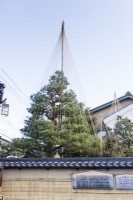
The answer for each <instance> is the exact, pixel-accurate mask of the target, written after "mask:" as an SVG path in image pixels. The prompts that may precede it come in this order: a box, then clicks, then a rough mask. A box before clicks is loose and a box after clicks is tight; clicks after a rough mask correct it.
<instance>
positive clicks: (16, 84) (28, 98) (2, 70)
mask: <svg viewBox="0 0 133 200" xmlns="http://www.w3.org/2000/svg"><path fill="white" fill-rule="evenodd" d="M1 70H2V72H3V73H4V74H5V75H6V76H7V77H8V79H9V80H10V81H11V82H12V83H13V84H14V85H15V86H16V88H17V89H18V90H19V91H20V92H21V93H22V94H23V95H24V96H25V97H26V99H28V100H29V98H28V97H27V96H26V95H25V94H24V92H23V91H22V90H21V89H20V88H19V87H18V86H17V84H16V83H15V82H14V81H13V80H12V79H11V78H10V77H9V75H8V74H7V73H6V72H5V71H4V70H3V69H2V68H1Z"/></svg>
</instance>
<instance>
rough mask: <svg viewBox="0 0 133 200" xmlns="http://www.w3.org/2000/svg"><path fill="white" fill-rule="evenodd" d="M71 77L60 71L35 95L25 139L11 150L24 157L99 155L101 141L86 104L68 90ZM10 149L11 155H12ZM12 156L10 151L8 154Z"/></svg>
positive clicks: (26, 121)
mask: <svg viewBox="0 0 133 200" xmlns="http://www.w3.org/2000/svg"><path fill="white" fill-rule="evenodd" d="M68 85H69V83H68V81H67V78H66V77H64V74H63V73H62V72H60V71H56V72H55V73H54V75H52V76H51V77H50V79H49V83H48V85H45V86H44V87H43V88H41V90H40V91H38V92H37V93H36V94H33V95H32V96H31V101H32V103H31V107H30V108H29V109H28V112H29V114H30V116H29V117H27V119H26V120H25V126H24V128H23V129H21V132H22V134H23V137H22V138H21V139H14V140H13V142H12V145H11V146H10V148H11V149H13V148H14V149H15V150H16V154H17V153H18V154H19V155H22V156H24V157H54V156H55V154H56V153H58V154H59V155H60V156H61V157H75V156H76V157H78V156H98V155H99V152H100V151H99V149H100V146H99V144H100V142H99V138H97V137H96V136H94V133H93V128H92V125H91V123H90V120H89V117H88V114H86V112H85V108H84V105H83V104H82V103H79V102H78V101H77V99H76V94H75V93H74V92H73V91H72V90H67V86H68ZM11 149H10V152H11ZM8 153H9V152H8Z"/></svg>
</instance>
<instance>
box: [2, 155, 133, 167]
mask: <svg viewBox="0 0 133 200" xmlns="http://www.w3.org/2000/svg"><path fill="white" fill-rule="evenodd" d="M0 166H3V167H4V169H15V168H16V169H17V168H18V169H26V168H35V169H38V168H42V169H114V168H117V169H120V168H124V169H129V168H132V169H133V157H126V158H112V157H82V158H0Z"/></svg>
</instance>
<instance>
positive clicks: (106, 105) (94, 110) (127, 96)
mask: <svg viewBox="0 0 133 200" xmlns="http://www.w3.org/2000/svg"><path fill="white" fill-rule="evenodd" d="M128 99H131V100H133V95H132V94H131V93H130V92H127V93H126V94H125V95H124V96H122V97H119V98H118V101H119V102H122V101H124V100H128ZM113 102H114V100H113V101H109V102H107V103H105V104H103V105H101V106H98V107H96V108H93V109H91V110H90V112H91V113H95V112H97V111H100V110H102V109H105V108H107V107H109V106H111V105H112V104H113Z"/></svg>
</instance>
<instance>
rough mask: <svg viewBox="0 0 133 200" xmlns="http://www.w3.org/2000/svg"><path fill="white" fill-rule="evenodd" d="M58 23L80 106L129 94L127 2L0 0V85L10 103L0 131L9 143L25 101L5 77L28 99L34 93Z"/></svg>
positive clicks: (131, 52) (131, 47) (132, 52)
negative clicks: (77, 81)
mask: <svg viewBox="0 0 133 200" xmlns="http://www.w3.org/2000/svg"><path fill="white" fill-rule="evenodd" d="M63 20H64V21H65V32H66V35H67V39H68V42H69V47H70V49H71V52H72V57H73V59H74V63H75V66H76V69H77V72H78V76H79V79H80V82H81V85H82V86H81V87H82V91H83V93H84V97H85V104H86V106H87V107H91V108H94V107H96V106H99V105H101V104H103V103H106V102H108V101H110V100H112V99H113V96H114V92H116V95H117V97H120V96H123V95H124V94H125V93H126V92H127V91H130V92H131V93H133V1H132V0H0V76H1V77H0V80H1V81H2V82H3V83H5V84H6V86H7V88H6V89H5V93H4V98H7V103H9V104H10V113H9V116H8V117H6V118H5V117H3V116H0V129H1V130H2V131H1V130H0V132H1V133H3V134H5V135H7V136H9V137H11V138H13V137H20V136H21V134H20V132H19V129H20V128H22V127H23V122H24V120H25V119H26V116H27V114H28V113H27V111H26V108H27V107H29V101H28V102H27V103H26V104H25V103H24V104H23V103H22V102H21V101H23V100H22V98H23V99H25V101H27V99H26V98H25V96H23V94H22V93H20V91H18V90H17V88H16V87H15V85H14V84H13V83H12V82H11V81H10V80H9V79H8V77H7V76H6V74H7V75H8V76H9V77H10V78H11V79H12V80H13V81H14V83H15V84H16V85H17V86H18V87H19V88H20V89H21V90H22V91H23V93H24V94H25V95H26V96H28V97H29V96H30V95H32V94H33V93H36V92H37V91H38V90H40V88H41V86H42V82H43V80H44V79H45V78H47V77H46V71H47V69H48V67H49V62H50V59H51V56H52V53H53V50H54V48H55V45H56V43H57V39H58V37H59V34H60V30H61V23H62V21H63ZM1 68H2V69H3V70H4V72H6V74H5V73H4V72H3V71H2V70H1ZM55 70H56V69H55ZM66 70H67V69H66ZM50 75H52V74H50ZM3 79H4V80H5V81H6V82H7V83H6V82H5V81H4V80H3ZM73 79H75V77H74V78H73ZM68 80H69V77H68ZM8 84H9V85H8ZM10 87H12V88H13V89H14V90H16V91H17V93H19V94H20V98H21V101H20V100H18V98H16V96H15V95H14V94H13V92H11V91H10V90H12V89H11V88H10ZM9 89H10V90H9Z"/></svg>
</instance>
